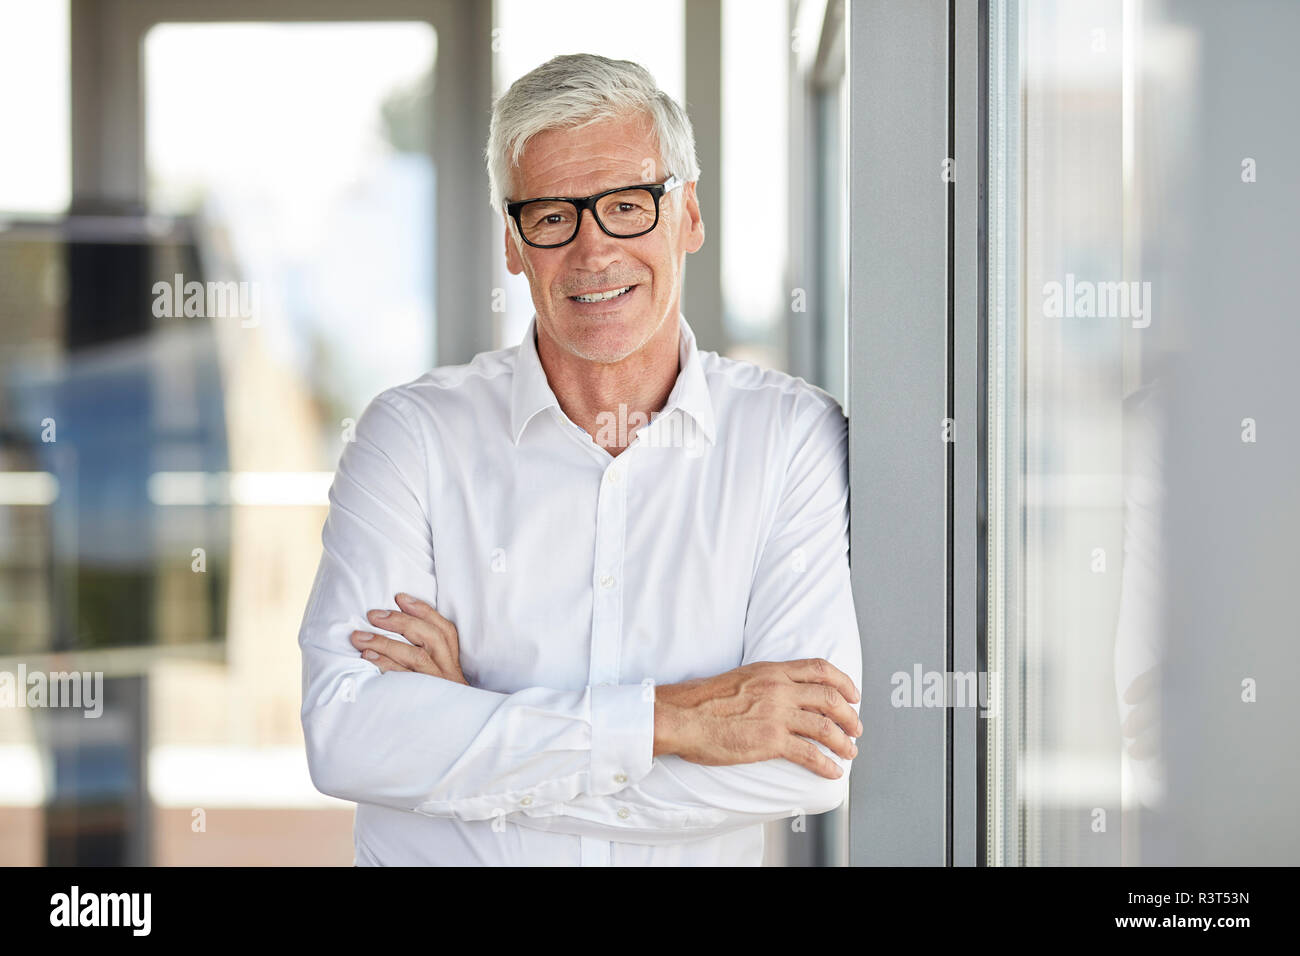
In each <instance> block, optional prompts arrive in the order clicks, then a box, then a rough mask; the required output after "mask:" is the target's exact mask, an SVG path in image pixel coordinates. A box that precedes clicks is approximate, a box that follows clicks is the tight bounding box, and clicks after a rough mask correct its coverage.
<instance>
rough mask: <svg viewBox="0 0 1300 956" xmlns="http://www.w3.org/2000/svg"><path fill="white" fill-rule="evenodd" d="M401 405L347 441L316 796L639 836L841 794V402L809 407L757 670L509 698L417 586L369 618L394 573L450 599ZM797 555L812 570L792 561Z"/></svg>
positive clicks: (396, 400)
mask: <svg viewBox="0 0 1300 956" xmlns="http://www.w3.org/2000/svg"><path fill="white" fill-rule="evenodd" d="M401 403H402V400H401V399H400V397H398V396H394V395H390V394H389V393H385V395H381V396H380V397H379V398H377V399H376V400H375V401H374V402H372V403H371V404H370V406H369V407H368V408H367V409H366V411H365V413H364V414H363V415H362V417H361V419H360V420H359V422H358V424H357V430H356V441H355V442H353V443H350V444H349V445H348V446H347V447H346V449H345V451H344V453H343V456H342V458H341V460H340V463H339V469H338V473H337V476H336V479H335V482H334V485H333V486H332V487H331V489H330V512H329V516H328V518H327V519H326V523H325V528H324V531H323V533H322V542H323V545H324V553H323V556H322V559H321V564H320V568H319V570H318V572H317V576H316V581H315V584H314V586H313V588H312V595H311V598H310V599H309V601H308V606H307V611H306V614H305V616H304V619H303V624H302V628H301V631H300V633H299V644H300V646H301V648H302V652H303V709H302V720H303V728H304V733H305V736H306V742H307V755H308V765H309V768H310V771H311V775H312V780H313V782H314V783H315V785H316V787H317V788H318V789H320V790H321V791H322V792H324V793H327V794H331V795H333V796H337V797H340V798H342V799H346V800H352V801H356V802H364V803H374V804H379V805H383V806H390V807H395V808H399V809H404V810H410V811H414V812H417V813H423V814H427V815H430V816H441V817H456V818H459V819H462V820H486V819H492V818H496V817H499V816H504V817H506V818H507V819H509V820H511V821H512V822H515V823H517V824H519V825H521V826H526V827H532V828H535V829H545V830H554V831H558V832H564V833H571V834H577V835H585V836H598V837H603V838H606V839H616V840H622V841H625V842H640V843H678V842H683V841H686V840H692V839H698V838H702V837H708V836H714V835H717V834H719V833H722V832H725V831H727V830H731V829H735V828H738V827H743V826H749V825H752V824H755V823H759V822H763V821H765V820H772V819H778V818H781V817H789V816H792V815H795V814H798V813H819V812H823V811H825V810H830V809H833V808H834V807H836V806H838V805H839V804H840V803H841V802H843V800H844V798H845V796H846V794H847V788H848V767H849V761H850V760H851V758H852V756H853V755H854V754H855V753H856V748H855V746H854V745H853V743H852V739H851V738H852V737H855V736H857V735H858V734H860V733H861V726H860V724H859V723H858V718H857V706H858V703H859V700H858V692H857V686H856V685H857V682H858V680H859V679H860V674H861V657H860V649H859V646H858V637H857V627H856V618H855V615H854V611H853V604H852V595H851V591H850V586H849V576H848V555H847V524H848V506H847V498H848V488H847V474H846V471H847V465H846V460H845V455H844V449H845V442H846V435H845V431H846V425H845V421H844V417H843V414H842V413H841V412H840V410H839V408H838V407H836V406H831V407H826V408H812V409H808V410H806V411H807V413H806V414H805V415H803V416H802V417H801V418H800V419H799V423H798V424H799V428H798V429H797V434H796V449H795V452H794V454H793V455H792V458H791V462H792V463H791V466H790V469H789V472H788V473H787V475H786V476H785V484H784V488H783V491H782V496H781V500H780V503H779V505H778V510H777V515H776V519H775V521H774V523H773V525H772V529H771V532H770V534H769V535H768V538H767V540H766V542H765V544H764V549H763V553H762V556H761V558H760V561H759V564H758V568H757V570H756V572H755V576H754V583H753V587H752V592H751V597H750V606H749V612H748V614H747V616H746V623H745V633H744V641H743V646H744V653H743V659H742V662H741V666H740V667H738V668H736V669H734V670H731V671H727V672H726V673H723V674H720V675H715V676H712V677H707V678H701V679H698V680H692V681H687V682H684V683H679V684H672V685H663V686H659V687H654V688H650V689H649V692H647V688H646V687H643V686H642V685H641V684H639V683H638V684H631V685H619V686H599V687H587V688H584V689H582V690H577V691H569V690H557V689H552V688H545V687H530V688H525V689H523V690H520V691H517V692H515V693H511V694H503V693H498V692H495V691H489V690H486V689H482V688H475V687H471V686H470V685H469V684H468V683H467V682H466V681H465V678H464V676H463V674H461V672H460V667H459V644H458V636H457V634H456V631H455V627H454V625H453V624H452V622H450V621H448V620H447V619H446V618H444V617H442V616H441V615H439V614H438V612H437V610H436V609H435V608H434V607H432V606H431V605H430V604H428V603H427V602H424V601H420V600H418V598H412V599H408V598H407V597H406V596H403V597H401V598H399V599H397V603H398V607H399V608H400V610H398V611H396V612H390V613H389V615H388V616H387V617H384V618H380V617H378V616H371V615H367V616H363V612H364V611H365V610H366V609H376V610H378V609H386V608H389V607H391V604H392V600H393V598H394V593H393V592H394V590H396V587H397V586H398V585H400V586H401V587H402V588H405V589H406V591H407V592H408V593H409V594H411V595H419V594H422V593H423V594H427V595H433V594H436V580H435V579H434V576H433V573H432V569H433V553H432V545H431V534H430V528H429V523H428V518H427V510H426V503H425V502H423V501H422V500H421V492H420V490H419V489H420V488H421V487H422V485H421V484H420V482H419V479H418V477H416V478H414V479H413V478H412V476H419V475H421V474H422V473H423V469H424V468H425V464H424V461H423V459H422V457H421V453H420V449H421V443H420V440H419V437H418V435H417V434H416V432H415V430H414V428H413V427H412V425H411V424H410V421H409V419H408V417H407V415H406V414H405V412H404V409H403V406H402V404H401ZM795 552H800V554H799V555H798V561H799V562H800V566H799V573H790V568H791V564H792V561H793V560H795V557H796V555H795ZM810 609H811V610H812V613H811V614H810ZM374 628H379V629H381V630H384V631H387V632H390V633H391V634H394V635H400V636H398V637H393V636H387V635H385V634H380V633H378V632H377V631H375V630H373V629H374ZM364 635H370V639H369V640H362V637H363V636H364ZM366 651H368V652H370V653H372V654H374V655H375V657H373V658H367V657H363V656H362V654H363V653H364V652H366ZM430 727H433V728H436V730H434V731H432V732H430V731H428V730H424V731H415V730H413V729H412V728H430Z"/></svg>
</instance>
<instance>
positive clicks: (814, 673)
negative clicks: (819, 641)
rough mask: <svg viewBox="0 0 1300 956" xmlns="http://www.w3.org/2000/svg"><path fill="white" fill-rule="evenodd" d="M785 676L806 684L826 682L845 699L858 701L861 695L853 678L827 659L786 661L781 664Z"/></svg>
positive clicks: (815, 658) (814, 658)
mask: <svg viewBox="0 0 1300 956" xmlns="http://www.w3.org/2000/svg"><path fill="white" fill-rule="evenodd" d="M782 666H783V667H784V669H785V673H786V676H787V677H789V678H790V679H791V680H795V681H800V682H802V683H808V684H828V685H829V686H831V687H834V688H835V689H836V690H837V691H839V693H840V696H841V697H843V698H844V699H845V700H848V701H852V702H853V703H855V704H856V703H858V702H859V701H860V700H861V699H862V695H861V694H860V693H858V689H857V687H855V686H854V684H853V680H852V679H851V678H850V677H849V675H848V674H846V673H844V671H842V670H840V669H839V668H838V667H836V666H835V665H834V664H832V663H831V662H830V661H828V660H824V659H822V658H820V657H813V658H809V659H807V660H802V661H786V662H785V663H784V664H783V665H782Z"/></svg>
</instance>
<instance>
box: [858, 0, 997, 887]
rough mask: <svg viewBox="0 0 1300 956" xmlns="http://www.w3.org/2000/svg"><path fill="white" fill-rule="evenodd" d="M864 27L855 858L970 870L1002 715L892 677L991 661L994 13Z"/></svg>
mask: <svg viewBox="0 0 1300 956" xmlns="http://www.w3.org/2000/svg"><path fill="white" fill-rule="evenodd" d="M848 19H849V23H848V36H849V54H848V55H849V67H848V69H849V110H850V118H849V217H850V222H849V283H848V295H849V345H848V351H849V360H850V366H849V379H850V380H849V383H848V395H849V421H850V436H849V461H850V475H851V490H850V495H851V499H850V507H851V523H852V524H851V527H852V534H851V542H850V561H851V564H852V568H853V588H854V601H855V602H856V605H857V610H858V620H859V625H860V630H861V635H862V659H863V699H862V705H861V715H862V721H863V725H864V726H865V728H866V732H865V734H864V737H863V739H862V740H861V741H859V745H860V749H861V751H862V757H861V758H859V761H858V765H857V766H856V767H855V771H854V774H853V777H852V785H851V794H850V825H849V842H850V861H851V863H852V864H854V865H929V866H944V865H949V866H951V865H958V866H973V865H977V864H983V863H985V862H986V861H985V853H984V843H985V833H984V826H983V823H982V819H983V813H984V800H985V798H984V787H983V780H984V775H985V766H984V756H983V755H984V739H985V731H986V729H987V727H986V726H985V725H986V724H987V721H986V720H985V719H982V718H981V717H980V716H979V712H978V710H977V709H976V708H974V707H962V708H956V707H942V708H937V707H915V706H894V702H893V699H892V698H893V696H894V691H895V685H894V682H893V679H892V678H893V675H895V674H897V673H900V672H901V673H903V674H905V675H907V676H908V678H909V680H911V679H912V678H913V676H914V674H915V669H916V668H917V667H919V668H920V669H921V671H922V673H924V672H928V671H942V672H945V673H951V672H955V671H956V672H974V673H976V674H977V675H980V674H982V673H983V670H984V668H986V667H987V661H986V656H985V653H984V649H985V641H986V632H987V627H986V623H985V615H986V595H987V581H986V575H987V567H986V561H985V556H986V553H987V541H986V531H985V529H986V523H987V511H988V498H987V489H986V483H985V475H986V473H987V455H986V453H985V450H984V449H985V443H986V422H987V412H988V389H987V374H986V352H987V348H986V346H987V334H988V333H987V252H986V242H985V227H986V221H987V216H986V210H987V199H986V196H987V191H986V189H985V182H986V179H987V175H988V168H987V161H986V158H985V156H986V153H987V123H986V117H987V106H988V98H987V52H988V50H987V21H988V5H987V0H911V2H894V0H855V2H853V3H851V4H850V6H849V17H848ZM949 159H951V160H953V161H954V163H953V167H952V168H953V170H954V175H953V176H952V177H951V179H952V180H953V181H952V182H948V181H946V180H945V179H944V177H943V175H942V174H943V163H944V161H945V160H949ZM945 420H950V421H951V432H950V433H951V436H952V440H951V441H947V440H945V438H944V427H945Z"/></svg>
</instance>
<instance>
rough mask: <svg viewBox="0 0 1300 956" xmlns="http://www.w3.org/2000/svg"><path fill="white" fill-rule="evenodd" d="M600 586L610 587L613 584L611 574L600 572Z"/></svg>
mask: <svg viewBox="0 0 1300 956" xmlns="http://www.w3.org/2000/svg"><path fill="white" fill-rule="evenodd" d="M600 586H601V587H602V588H612V587H613V586H614V578H613V577H612V576H611V575H608V574H602V575H601V576H600Z"/></svg>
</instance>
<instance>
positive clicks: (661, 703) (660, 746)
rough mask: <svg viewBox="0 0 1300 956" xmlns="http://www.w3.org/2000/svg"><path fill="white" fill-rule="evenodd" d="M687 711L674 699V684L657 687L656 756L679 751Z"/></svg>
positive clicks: (664, 755) (655, 718) (655, 719)
mask: <svg viewBox="0 0 1300 956" xmlns="http://www.w3.org/2000/svg"><path fill="white" fill-rule="evenodd" d="M684 720H685V713H684V711H683V710H682V708H681V707H679V706H678V705H677V704H676V703H674V700H673V685H671V684H669V685H665V686H662V687H656V688H655V717H654V756H656V757H666V756H669V755H671V754H675V753H677V749H678V742H679V741H680V739H681V733H682V725H683V723H684Z"/></svg>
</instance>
